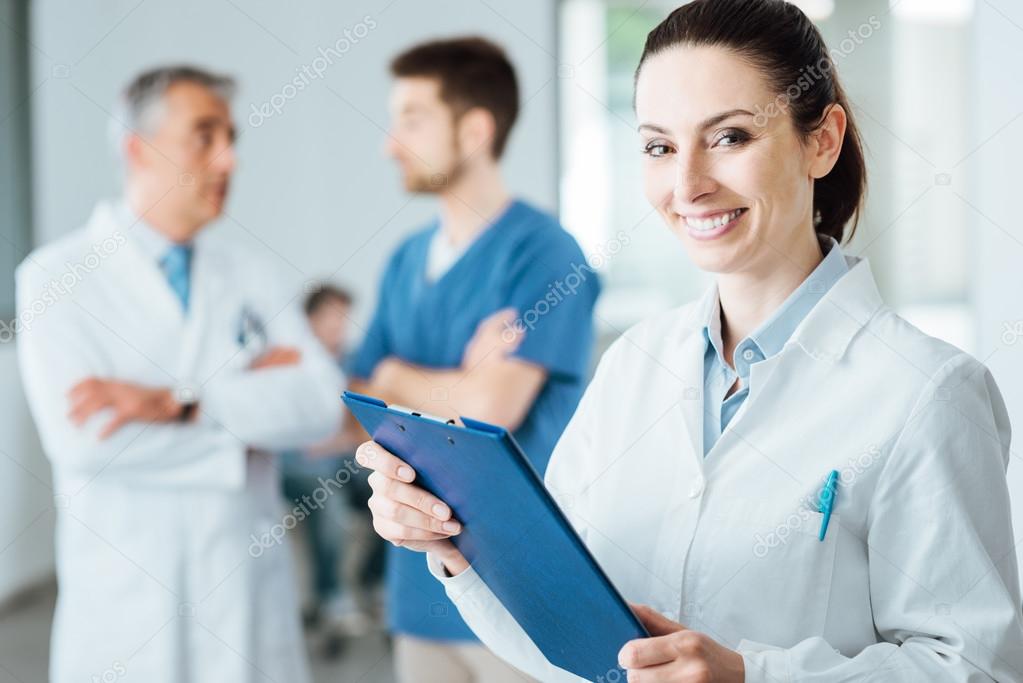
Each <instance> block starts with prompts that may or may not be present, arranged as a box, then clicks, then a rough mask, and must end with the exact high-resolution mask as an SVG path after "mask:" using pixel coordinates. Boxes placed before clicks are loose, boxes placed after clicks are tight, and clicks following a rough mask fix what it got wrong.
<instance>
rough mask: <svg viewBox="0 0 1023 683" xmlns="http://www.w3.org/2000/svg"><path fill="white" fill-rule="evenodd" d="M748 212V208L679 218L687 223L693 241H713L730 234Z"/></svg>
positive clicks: (682, 215)
mask: <svg viewBox="0 0 1023 683" xmlns="http://www.w3.org/2000/svg"><path fill="white" fill-rule="evenodd" d="M748 212H749V209H748V208H746V207H740V208H737V209H728V210H725V211H710V212H704V213H700V214H679V218H680V219H682V222H683V223H685V226H686V229H687V230H688V231H689V236H690V237H692V238H693V239H697V240H713V239H717V238H718V237H721V236H722V235H724V234H725V233H727V232H730V231H731V230H732V228H734V227H736V226H737V225H738V224H739V222H740V221H741V219H742V217H743V216H745V215H746V214H747V213H748Z"/></svg>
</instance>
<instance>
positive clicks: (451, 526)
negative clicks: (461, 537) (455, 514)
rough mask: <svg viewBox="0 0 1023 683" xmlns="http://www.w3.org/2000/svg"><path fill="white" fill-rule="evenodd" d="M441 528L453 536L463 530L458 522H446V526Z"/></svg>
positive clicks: (443, 525)
mask: <svg viewBox="0 0 1023 683" xmlns="http://www.w3.org/2000/svg"><path fill="white" fill-rule="evenodd" d="M441 528H443V529H444V531H447V532H448V533H451V534H453V533H455V532H456V531H458V530H459V529H460V528H461V525H460V524H459V523H458V522H444V524H442V525H441Z"/></svg>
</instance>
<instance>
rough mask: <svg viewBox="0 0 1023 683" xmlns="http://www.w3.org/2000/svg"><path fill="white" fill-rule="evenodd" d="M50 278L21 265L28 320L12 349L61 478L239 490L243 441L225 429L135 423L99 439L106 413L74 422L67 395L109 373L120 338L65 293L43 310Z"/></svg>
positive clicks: (21, 296) (22, 306) (23, 314)
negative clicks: (81, 422)
mask: <svg viewBox="0 0 1023 683" xmlns="http://www.w3.org/2000/svg"><path fill="white" fill-rule="evenodd" d="M48 278H49V275H48V273H46V271H44V270H43V269H42V268H40V267H39V266H36V265H34V264H32V263H26V264H24V265H22V266H21V267H20V268H19V269H18V274H17V285H18V286H17V293H18V311H19V320H22V319H24V320H28V321H30V322H29V323H28V324H27V325H25V326H23V327H22V328H21V329H19V330H18V338H17V346H18V363H19V370H20V372H21V380H22V386H23V387H24V389H25V394H26V398H27V400H28V404H29V408H30V409H31V411H32V415H33V418H34V419H35V422H36V426H37V428H38V430H39V435H40V438H41V440H42V442H43V445H44V448H45V450H46V454H47V457H49V459H50V461H51V463H52V464H53V467H54V471H55V473H56V474H57V476H58V478H59V479H61V480H64V481H68V482H78V485H81V484H82V483H87V482H89V481H92V480H93V479H94V478H96V477H100V476H102V477H104V478H111V477H118V478H125V479H130V480H131V481H133V482H139V483H150V484H157V485H160V486H193V485H202V486H212V487H226V488H237V487H240V486H241V485H242V484H243V483H244V476H245V445H244V444H242V443H241V442H239V441H238V440H237V439H235V438H234V437H233V436H232V435H230V434H228V433H227V432H225V431H224V430H223V429H220V428H217V427H214V426H212V425H208V424H156V423H153V424H141V423H133V424H128V425H125V426H124V427H123V428H121V429H120V430H118V431H117V432H115V433H114V434H113V435H112V436H110V437H109V438H107V439H104V440H100V439H99V432H100V431H101V430H102V428H103V427H104V426H105V425H106V424H107V422H108V421H109V420H110V411H107V410H104V411H100V412H99V413H97V414H96V415H95V416H93V417H92V418H91V419H90V420H88V421H87V422H86V423H85V424H84V425H82V426H81V427H78V426H76V425H74V424H72V422H71V420H70V419H69V418H68V410H69V409H70V403H69V400H68V392H69V391H70V389H71V388H72V387H73V386H74V385H75V384H77V383H78V382H79V381H81V380H82V379H85V378H86V377H89V376H100V377H104V376H110V375H111V374H112V368H114V367H115V366H116V363H115V358H113V357H112V356H113V355H116V353H117V349H118V348H120V347H119V346H118V345H119V344H120V343H121V341H120V340H119V339H118V338H117V337H116V336H115V335H113V334H112V333H111V332H109V330H107V329H106V328H105V327H103V326H102V325H99V324H97V322H96V321H95V320H94V319H93V318H92V317H91V316H89V315H88V314H87V313H86V312H85V310H84V309H82V308H80V307H79V306H78V304H77V303H76V302H75V301H74V300H72V299H70V298H65V299H61V300H58V301H55V302H53V301H50V302H49V303H48V306H47V307H42V306H41V305H40V302H42V303H47V301H48V299H47V296H46V289H45V286H46V283H45V280H47V279H48ZM33 310H35V311H36V312H35V313H31V311H33ZM39 310H42V312H41V313H39Z"/></svg>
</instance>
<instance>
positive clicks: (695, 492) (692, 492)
mask: <svg viewBox="0 0 1023 683" xmlns="http://www.w3.org/2000/svg"><path fill="white" fill-rule="evenodd" d="M701 493H703V477H697V478H696V481H694V482H693V485H692V486H690V487H689V497H690V498H696V497H698V496H699V495H700V494H701Z"/></svg>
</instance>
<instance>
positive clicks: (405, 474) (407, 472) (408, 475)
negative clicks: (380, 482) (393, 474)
mask: <svg viewBox="0 0 1023 683" xmlns="http://www.w3.org/2000/svg"><path fill="white" fill-rule="evenodd" d="M398 478H399V479H404V480H405V481H412V469H411V468H409V467H404V466H402V467H399V468H398Z"/></svg>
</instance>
